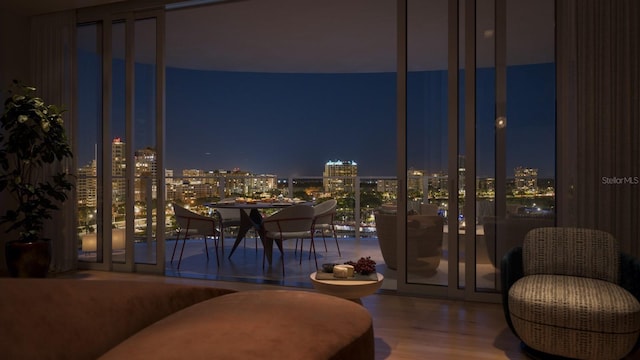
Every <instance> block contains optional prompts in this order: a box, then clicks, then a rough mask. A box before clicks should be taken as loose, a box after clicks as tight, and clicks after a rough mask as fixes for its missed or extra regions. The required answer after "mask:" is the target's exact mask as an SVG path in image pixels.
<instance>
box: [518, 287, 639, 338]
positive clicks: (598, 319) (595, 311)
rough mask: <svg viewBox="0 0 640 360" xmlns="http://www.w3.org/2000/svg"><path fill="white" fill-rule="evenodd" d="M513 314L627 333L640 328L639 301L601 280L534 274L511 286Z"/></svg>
mask: <svg viewBox="0 0 640 360" xmlns="http://www.w3.org/2000/svg"><path fill="white" fill-rule="evenodd" d="M509 308H510V309H511V315H512V316H516V317H518V318H521V319H524V320H527V321H531V322H533V323H537V324H546V325H552V326H557V327H564V328H571V329H577V330H588V331H598V332H608V333H617V334H624V333H630V332H636V331H638V330H640V303H638V300H636V298H635V297H633V295H631V294H630V293H629V292H628V291H626V290H625V289H623V288H622V287H620V286H618V285H616V284H613V283H610V282H607V281H602V280H597V279H589V278H584V277H577V276H564V275H531V276H525V277H523V278H521V279H520V280H518V281H516V283H515V284H513V286H512V287H511V289H510V290H509Z"/></svg>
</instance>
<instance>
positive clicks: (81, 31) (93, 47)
mask: <svg viewBox="0 0 640 360" xmlns="http://www.w3.org/2000/svg"><path fill="white" fill-rule="evenodd" d="M101 54H102V24H101V23H88V24H82V25H79V26H78V29H77V57H78V78H79V79H82V81H78V104H79V105H78V116H77V119H78V124H77V129H78V133H79V134H82V135H83V136H80V137H78V142H77V149H75V151H74V153H75V154H76V157H77V162H78V166H79V168H78V179H77V186H76V193H77V201H78V212H77V219H78V259H79V261H80V262H93V263H102V261H103V257H102V241H101V237H100V241H98V224H101V223H102V222H101V220H100V219H101V218H102V216H103V214H104V212H103V209H102V207H100V208H99V207H98V194H99V193H101V192H102V190H101V189H102V184H103V180H102V178H101V177H100V176H98V175H99V173H100V175H101V172H102V169H101V168H100V169H99V168H98V149H99V148H100V151H102V143H101V141H100V137H99V136H100V133H99V131H98V130H99V125H100V123H101V121H100V119H101V116H102V91H103V86H102V85H103V81H102V56H101Z"/></svg>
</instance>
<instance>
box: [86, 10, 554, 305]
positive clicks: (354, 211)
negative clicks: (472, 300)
mask: <svg viewBox="0 0 640 360" xmlns="http://www.w3.org/2000/svg"><path fill="white" fill-rule="evenodd" d="M398 4H402V0H399V1H396V2H389V1H382V0H380V1H374V2H371V1H369V2H366V6H364V7H363V6H362V5H363V2H362V1H360V0H352V1H336V2H327V3H322V4H316V3H313V2H300V1H288V0H270V1H260V2H258V1H240V2H228V3H218V4H215V5H210V6H201V7H179V6H178V7H176V6H171V7H168V8H167V10H166V19H167V24H166V27H165V26H164V25H163V24H161V23H159V22H158V21H157V20H156V18H154V17H148V16H138V15H135V16H134V15H133V13H132V14H130V15H128V16H127V17H119V16H116V17H114V18H108V19H106V20H105V21H108V24H107V25H108V26H106V25H105V23H101V22H88V23H83V25H81V26H80V27H79V34H82V33H86V34H87V36H84V37H82V38H81V39H85V40H86V43H85V44H84V45H81V46H80V47H79V48H80V49H79V50H80V52H79V55H81V56H84V57H85V58H86V59H87V60H90V61H87V62H86V63H82V61H81V64H82V66H81V68H80V73H79V78H80V79H81V80H80V84H79V89H80V97H81V99H84V100H86V101H84V102H83V101H81V103H83V105H82V109H81V112H80V117H79V123H80V124H79V126H80V129H81V131H82V129H85V128H86V129H87V130H86V131H87V132H86V133H87V134H89V136H87V139H83V141H84V143H81V145H80V146H82V149H80V153H81V154H83V155H82V159H80V160H79V164H80V165H81V166H83V168H82V169H81V170H82V171H83V172H82V174H83V176H82V179H83V180H82V181H84V182H85V184H86V186H84V188H83V189H79V194H85V195H83V197H82V201H83V203H82V204H80V203H79V205H81V206H79V214H78V217H79V238H80V240H85V238H87V239H86V241H82V242H81V244H82V245H80V246H79V249H80V257H81V259H82V260H83V261H86V262H88V263H96V264H100V263H102V262H105V261H106V262H108V263H111V262H115V263H116V264H125V265H127V264H128V265H129V266H130V267H131V264H132V263H133V262H134V260H133V258H132V259H130V260H128V256H133V255H134V253H135V263H137V264H156V266H157V267H163V268H164V261H165V258H167V254H166V253H165V252H164V250H163V249H161V248H160V245H161V244H162V246H164V244H165V243H164V241H161V242H158V239H164V238H166V239H167V243H166V244H167V245H168V246H174V245H177V242H176V236H175V235H176V232H175V227H176V226H175V219H174V218H173V216H172V207H171V206H170V205H171V203H172V202H176V203H179V204H182V205H187V206H188V207H190V208H191V209H192V210H195V211H197V212H200V213H203V214H211V213H212V206H210V204H211V203H215V202H216V201H218V200H220V199H223V198H229V197H247V198H248V197H251V198H266V197H274V198H278V197H287V198H302V199H305V200H311V201H323V200H324V199H326V198H331V197H333V198H337V199H338V204H339V206H338V211H337V215H338V216H337V222H338V225H340V231H342V233H341V236H342V240H341V241H347V242H350V244H352V245H354V247H353V249H355V250H354V251H353V252H351V253H348V254H347V255H346V256H340V255H338V254H337V252H336V251H333V252H332V250H331V248H330V247H329V246H327V248H324V244H323V245H322V254H321V259H322V260H320V261H326V262H342V261H348V260H357V257H360V256H368V255H370V254H373V255H374V256H376V257H377V260H378V262H379V265H380V267H379V269H380V271H384V272H385V275H386V276H387V281H386V283H387V284H394V285H393V286H392V287H393V288H395V281H400V282H406V284H408V285H410V286H408V287H403V288H402V289H401V290H405V289H409V290H410V291H419V292H425V293H433V294H440V295H442V294H454V295H453V296H460V294H461V293H462V292H463V291H471V292H472V293H483V292H488V293H496V292H497V291H499V288H498V276H499V274H498V272H497V269H496V265H497V263H498V262H499V259H500V257H501V255H502V254H503V253H504V251H506V249H508V247H510V246H512V245H513V243H509V242H508V240H511V239H513V238H516V237H515V236H511V235H510V234H511V232H512V231H522V229H526V228H527V227H531V226H538V225H539V224H545V223H546V222H549V221H551V222H553V218H554V209H553V205H554V199H555V197H554V176H555V174H554V172H553V168H554V161H553V159H554V157H555V153H554V147H553V146H552V144H553V141H554V134H555V133H554V130H553V129H554V123H555V115H554V109H555V95H554V84H555V74H554V72H553V69H554V61H553V43H554V39H553V1H552V0H548V1H543V2H533V1H524V0H522V1H518V2H504V1H494V0H482V1H463V0H461V1H447V0H433V1H417V0H409V1H407V2H406V3H404V4H406V10H407V13H406V16H405V17H404V20H400V23H398V19H401V17H397V16H396V15H398V14H396V11H397V9H398V7H397V5H398ZM274 8H278V9H281V10H280V11H279V12H276V13H274V12H273V11H272V10H273V9H274ZM363 9H366V11H364V10H363ZM280 13H282V14H280ZM283 14H284V15H283ZM534 15H535V16H534ZM541 18H542V20H541ZM327 19H332V21H327ZM249 20H250V21H249ZM247 24H251V26H247ZM372 24H375V25H372ZM399 25H400V26H399ZM402 26H405V27H406V34H405V35H406V40H407V45H406V53H404V55H401V56H400V59H402V60H403V61H406V66H407V69H406V70H407V71H406V74H405V73H403V75H402V76H406V88H405V91H406V93H404V94H403V95H402V96H400V95H399V94H400V92H398V91H397V87H396V84H397V80H398V77H399V75H398V74H397V72H396V71H397V69H398V68H400V67H398V64H397V54H402V52H401V51H397V50H399V49H400V48H401V47H402V46H403V45H402V44H400V43H397V42H396V39H397V37H396V36H397V32H398V31H400V30H401V28H402ZM105 31H107V33H105ZM158 34H161V35H158ZM531 36H532V37H531ZM81 44H82V42H81ZM163 46H166V50H165V49H163V48H162V47H163ZM122 53H124V56H122V55H121V54H122ZM105 54H106V55H105ZM119 54H120V55H119ZM127 54H128V55H127ZM532 54H533V55H532ZM164 59H166V66H165V65H164V63H162V62H161V61H162V60H164ZM105 69H106V70H105ZM165 73H166V83H167V84H166V85H167V86H166V91H164V78H163V77H162V76H163V75H164V74H165ZM104 74H106V76H105V75H104ZM396 97H400V103H403V104H406V119H404V120H403V121H406V134H400V135H401V136H402V138H400V137H398V132H397V130H398V128H397V126H396V125H397V123H398V122H399V121H400V119H399V118H398V117H397V102H396ZM96 99H98V100H96ZM164 100H166V105H164V104H163V103H162V101H164ZM127 104H128V105H127ZM165 106H166V113H167V116H166V119H164V116H163V115H164V108H165ZM398 106H404V105H398ZM105 119H106V120H105ZM105 124H106V125H105ZM83 133H84V132H83ZM396 139H399V140H396ZM165 144H166V150H165ZM405 148H406V154H405V153H404V150H405ZM398 154H400V156H401V157H404V156H406V158H402V159H404V160H403V161H405V162H406V167H404V168H403V169H402V170H398V169H397V166H396V164H397V163H398V162H402V161H399V160H398V159H399V157H398ZM336 169H339V170H340V171H341V172H334V171H337V170H336ZM165 179H166V181H165ZM397 179H402V180H403V182H398V180H397ZM399 184H400V186H402V189H400V190H402V191H399V188H398V186H399ZM92 194H93V195H92ZM107 194H108V195H107ZM122 194H125V196H124V197H123V196H122ZM398 194H404V195H406V196H405V198H403V199H398V196H397V195H398ZM92 196H93V197H92ZM79 200H80V196H79ZM399 200H400V201H399ZM399 205H406V208H400V207H399ZM383 212H385V213H387V214H384V215H392V217H391V219H392V221H391V223H392V226H393V230H392V231H391V233H392V234H394V235H398V234H400V233H401V234H403V235H404V238H398V237H397V236H394V235H392V236H391V237H390V238H389V241H386V240H385V241H384V242H382V239H380V236H378V235H380V234H379V231H378V230H379V229H380V228H381V227H383V226H384V225H382V221H378V219H377V218H376V215H379V214H381V213H383ZM399 212H401V213H405V214H404V215H403V216H398V214H399ZM389 213H391V214H389ZM393 214H395V215H393ZM265 215H268V213H265ZM382 218H383V216H382V215H380V219H382ZM161 220H162V221H161ZM405 220H406V221H405ZM398 225H399V226H400V227H401V228H402V232H400V231H396V230H397V228H396V226H398ZM513 226H515V229H512V227H513ZM107 229H109V230H111V231H107ZM116 230H121V231H122V232H124V233H125V235H126V236H125V237H126V239H127V241H126V242H125V245H124V246H123V247H122V248H121V249H119V248H118V246H119V244H120V242H119V241H118V240H117V236H118V232H119V231H116ZM165 230H166V231H165ZM96 235H97V236H96ZM230 235H231V236H233V233H231V234H230ZM92 237H94V238H95V239H96V240H94V243H95V247H90V246H89V245H87V244H90V243H91V241H90V240H91V238H92ZM105 238H106V239H108V240H105ZM399 239H402V240H399ZM425 239H427V240H425ZM404 240H406V241H404ZM230 243H232V242H227V243H226V244H227V246H228V245H230ZM401 243H402V244H403V245H402V246H400V245H398V244H401ZM515 243H517V241H516V242H515ZM105 244H109V245H108V246H109V250H108V251H107V252H104V251H103V247H104V246H105ZM132 244H135V246H132ZM385 248H387V249H389V251H385ZM143 249H144V250H143ZM203 250H204V247H203V246H201V245H197V247H193V251H192V252H190V253H187V255H186V256H187V257H189V260H187V261H186V262H185V263H184V264H185V265H184V266H185V267H184V268H182V269H176V268H174V267H172V264H171V263H170V262H169V264H167V265H168V266H167V268H166V269H167V270H166V271H168V272H171V273H172V274H173V275H178V276H201V277H202V276H203V277H207V278H215V277H218V278H225V279H237V278H244V279H271V280H273V281H276V282H280V283H286V281H285V280H283V279H282V278H281V277H279V271H275V272H274V271H271V270H269V269H267V270H262V267H261V266H256V267H251V268H249V267H245V266H244V265H246V264H247V263H249V262H253V263H256V264H260V263H261V256H260V249H258V250H257V251H255V249H254V248H252V247H250V246H247V250H246V251H243V252H242V255H241V256H243V258H242V264H241V263H240V262H239V259H238V258H237V256H240V255H238V254H237V253H236V254H234V255H233V257H231V258H229V257H228V255H229V254H228V253H227V254H224V253H223V254H222V256H221V259H222V260H221V261H220V263H219V264H216V263H215V262H213V261H211V262H208V263H207V262H206V261H205V260H204V259H206V257H205V255H204V254H203V253H202V251H203ZM248 250H253V252H251V251H248ZM290 250H291V251H297V249H296V250H294V249H293V248H291V249H290ZM305 251H306V249H305ZM169 255H170V254H169ZM293 256H297V255H296V254H295V253H294V254H293ZM198 259H199V260H198ZM201 260H202V261H201ZM303 263H307V264H311V262H303ZM191 265H193V266H195V267H194V268H189V266H191ZM221 265H224V266H222V267H221ZM241 265H242V266H241ZM391 265H392V266H391ZM198 266H199V268H197V267H198ZM225 266H226V267H225ZM308 266H309V267H306V268H300V274H299V277H298V280H294V281H293V284H302V283H306V284H308V279H306V277H308V273H309V272H310V271H313V270H314V268H313V265H308ZM274 268H276V269H277V267H274ZM178 270H179V271H178ZM226 271H229V272H228V273H225V272H226ZM287 272H288V274H291V272H290V271H289V270H287ZM221 275H223V276H221ZM288 276H289V275H288ZM289 278H290V279H295V277H293V276H291V277H289Z"/></svg>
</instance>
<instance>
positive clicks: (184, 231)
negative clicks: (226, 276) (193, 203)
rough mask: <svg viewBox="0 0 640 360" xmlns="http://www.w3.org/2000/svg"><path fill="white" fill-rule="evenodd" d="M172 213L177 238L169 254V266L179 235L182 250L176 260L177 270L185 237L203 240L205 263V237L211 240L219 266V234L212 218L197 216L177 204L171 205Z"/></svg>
mask: <svg viewBox="0 0 640 360" xmlns="http://www.w3.org/2000/svg"><path fill="white" fill-rule="evenodd" d="M173 212H174V214H175V217H176V222H177V223H178V229H177V232H178V237H177V238H176V242H175V243H174V244H173V253H172V254H171V264H173V258H174V257H175V255H176V247H177V246H178V241H180V235H182V236H183V238H182V248H181V249H180V257H179V258H178V266H177V269H180V264H181V262H182V254H183V253H184V246H185V244H186V242H187V237H193V236H195V237H202V238H204V249H205V254H206V255H207V261H209V248H208V246H207V237H210V238H213V244H214V247H215V250H216V262H217V263H218V266H220V259H219V258H218V240H219V236H220V232H218V230H217V229H216V221H215V219H214V218H212V217H209V216H204V215H200V214H197V213H195V212H193V211H191V210H188V209H186V208H184V207H182V206H180V205H178V204H175V203H174V204H173Z"/></svg>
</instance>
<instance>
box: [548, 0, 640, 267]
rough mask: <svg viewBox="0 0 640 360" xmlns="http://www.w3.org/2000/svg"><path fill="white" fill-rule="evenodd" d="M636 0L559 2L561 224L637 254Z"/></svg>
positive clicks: (639, 13)
mask: <svg viewBox="0 0 640 360" xmlns="http://www.w3.org/2000/svg"><path fill="white" fill-rule="evenodd" d="M638 19H640V1H637V0H615V1H611V0H558V1H557V47H558V51H557V53H558V61H557V64H558V140H557V144H558V154H559V156H558V178H559V183H560V184H559V188H558V192H559V194H558V195H559V196H558V199H559V200H560V202H559V217H558V223H559V224H560V225H569V226H580V227H588V228H594V229H600V230H604V231H608V232H610V233H612V234H613V235H614V236H615V237H616V238H617V239H618V240H619V241H620V244H621V247H622V250H624V251H626V252H629V253H631V254H633V255H635V256H640V56H639V49H640V40H639V39H640V26H639V25H638V23H639V22H638Z"/></svg>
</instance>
